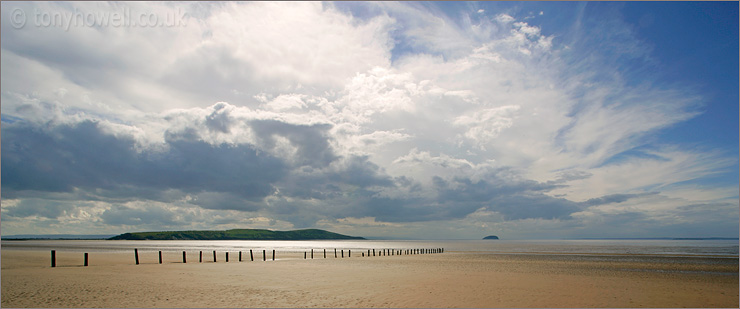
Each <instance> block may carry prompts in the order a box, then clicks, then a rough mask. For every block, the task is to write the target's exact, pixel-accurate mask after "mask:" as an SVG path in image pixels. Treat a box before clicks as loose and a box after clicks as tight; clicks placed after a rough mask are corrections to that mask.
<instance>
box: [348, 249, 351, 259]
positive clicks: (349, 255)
mask: <svg viewBox="0 0 740 309" xmlns="http://www.w3.org/2000/svg"><path fill="white" fill-rule="evenodd" d="M347 251H349V252H347V257H352V250H349V249H348V250H347Z"/></svg>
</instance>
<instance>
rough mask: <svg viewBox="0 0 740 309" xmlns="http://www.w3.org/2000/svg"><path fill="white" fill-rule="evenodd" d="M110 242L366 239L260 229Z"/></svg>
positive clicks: (151, 235)
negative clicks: (146, 240)
mask: <svg viewBox="0 0 740 309" xmlns="http://www.w3.org/2000/svg"><path fill="white" fill-rule="evenodd" d="M108 239H110V240H121V239H123V240H145V239H149V240H314V239H365V238H362V237H354V236H347V235H342V234H337V233H332V232H328V231H324V230H319V229H307V230H295V231H270V230H260V229H234V230H226V231H167V232H141V233H124V234H121V235H118V236H114V237H111V238H108Z"/></svg>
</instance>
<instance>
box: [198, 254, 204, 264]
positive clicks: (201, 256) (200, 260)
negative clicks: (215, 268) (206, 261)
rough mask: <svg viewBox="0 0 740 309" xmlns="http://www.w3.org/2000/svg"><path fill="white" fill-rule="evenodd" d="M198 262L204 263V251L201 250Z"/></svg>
mask: <svg viewBox="0 0 740 309" xmlns="http://www.w3.org/2000/svg"><path fill="white" fill-rule="evenodd" d="M198 263H203V251H201V252H200V258H199V259H198Z"/></svg>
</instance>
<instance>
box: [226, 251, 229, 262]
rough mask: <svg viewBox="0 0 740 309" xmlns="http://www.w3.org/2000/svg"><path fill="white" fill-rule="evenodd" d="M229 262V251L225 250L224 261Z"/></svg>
mask: <svg viewBox="0 0 740 309" xmlns="http://www.w3.org/2000/svg"><path fill="white" fill-rule="evenodd" d="M228 262H229V251H226V263H228Z"/></svg>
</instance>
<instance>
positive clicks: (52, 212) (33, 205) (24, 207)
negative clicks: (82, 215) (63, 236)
mask: <svg viewBox="0 0 740 309" xmlns="http://www.w3.org/2000/svg"><path fill="white" fill-rule="evenodd" d="M73 209H74V205H72V204H71V203H69V202H64V201H53V200H45V199H37V198H29V199H23V200H21V201H20V202H19V203H18V204H17V205H15V207H11V208H3V211H2V214H3V216H8V217H19V218H22V217H31V216H39V217H44V218H49V219H56V218H58V217H60V216H62V215H63V214H64V213H65V212H68V211H72V210H73ZM5 218H7V217H5ZM5 218H4V219H5ZM4 219H3V221H4Z"/></svg>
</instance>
